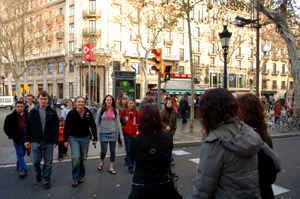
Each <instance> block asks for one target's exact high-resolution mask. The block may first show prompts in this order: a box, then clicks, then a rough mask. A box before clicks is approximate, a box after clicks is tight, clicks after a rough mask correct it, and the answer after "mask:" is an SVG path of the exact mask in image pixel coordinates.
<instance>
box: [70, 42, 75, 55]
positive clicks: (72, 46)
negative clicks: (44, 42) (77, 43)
mask: <svg viewBox="0 0 300 199" xmlns="http://www.w3.org/2000/svg"><path fill="white" fill-rule="evenodd" d="M69 52H74V41H71V42H69Z"/></svg>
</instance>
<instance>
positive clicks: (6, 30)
mask: <svg viewBox="0 0 300 199" xmlns="http://www.w3.org/2000/svg"><path fill="white" fill-rule="evenodd" d="M0 6H1V7H0V10H1V15H0V27H1V31H0V57H1V59H0V65H2V66H3V67H5V70H6V71H8V72H11V73H12V75H13V78H14V79H15V82H16V93H17V96H18V98H20V97H21V89H20V77H22V76H23V74H24V73H25V72H26V70H27V63H26V60H27V59H28V58H30V55H32V54H33V53H36V52H38V51H39V50H40V46H43V45H46V43H47V40H49V39H50V37H52V36H53V35H52V34H51V30H52V28H54V24H55V23H56V22H57V21H58V20H59V19H60V17H59V16H57V17H56V14H57V15H58V13H54V12H53V13H52V12H51V11H50V12H46V8H45V6H44V5H40V1H28V0H2V2H1V4H0ZM44 36H46V37H47V38H46V39H45V40H44Z"/></svg>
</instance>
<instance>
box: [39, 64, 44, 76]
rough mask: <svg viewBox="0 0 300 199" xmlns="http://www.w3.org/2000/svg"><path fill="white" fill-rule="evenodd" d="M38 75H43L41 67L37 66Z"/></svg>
mask: <svg viewBox="0 0 300 199" xmlns="http://www.w3.org/2000/svg"><path fill="white" fill-rule="evenodd" d="M38 74H39V75H43V68H42V66H41V65H38Z"/></svg>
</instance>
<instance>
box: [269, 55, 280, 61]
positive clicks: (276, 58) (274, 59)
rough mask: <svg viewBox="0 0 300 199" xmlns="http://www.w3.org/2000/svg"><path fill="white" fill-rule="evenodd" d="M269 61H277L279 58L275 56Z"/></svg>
mask: <svg viewBox="0 0 300 199" xmlns="http://www.w3.org/2000/svg"><path fill="white" fill-rule="evenodd" d="M271 59H272V61H278V60H279V57H278V56H276V55H273V56H272V57H271Z"/></svg>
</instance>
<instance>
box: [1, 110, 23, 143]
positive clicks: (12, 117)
mask: <svg viewBox="0 0 300 199" xmlns="http://www.w3.org/2000/svg"><path fill="white" fill-rule="evenodd" d="M24 114H25V118H26V119H27V116H28V113H27V112H24ZM3 130H4V132H5V134H6V135H7V136H8V138H9V139H13V140H14V141H15V143H19V141H20V137H21V136H24V135H21V134H20V129H19V125H18V115H17V111H16V110H14V111H13V112H12V113H11V114H9V115H7V116H6V118H5V121H4V126H3Z"/></svg>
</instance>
